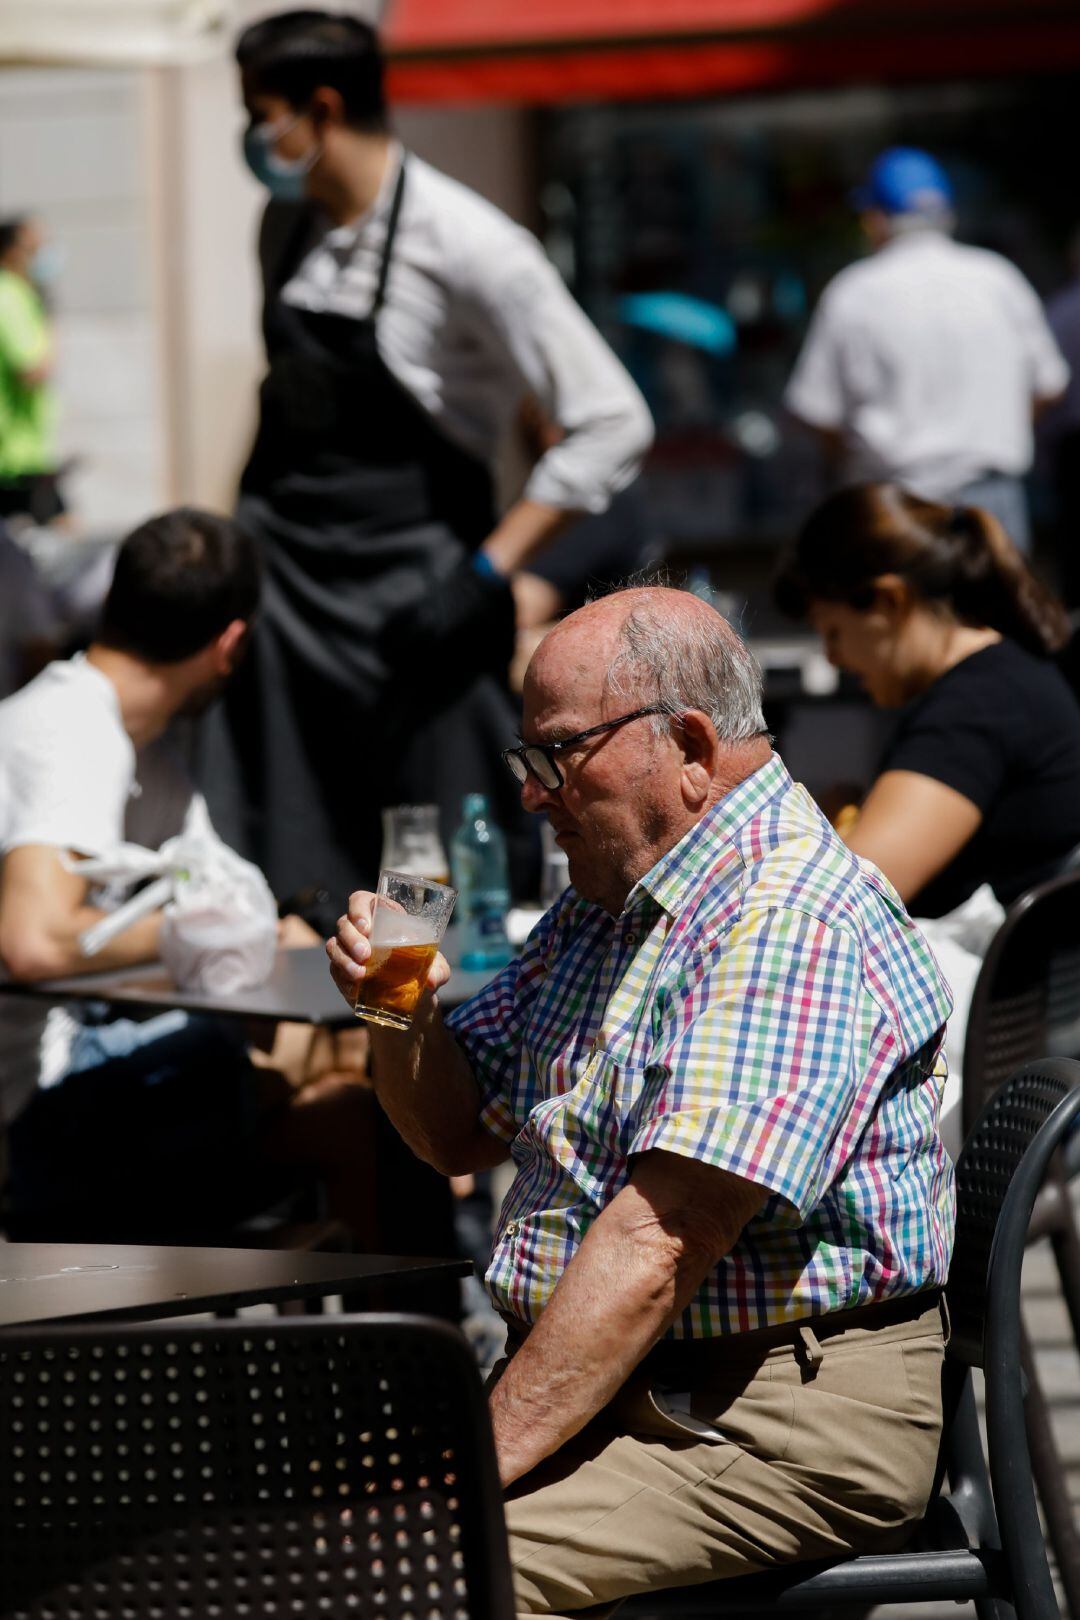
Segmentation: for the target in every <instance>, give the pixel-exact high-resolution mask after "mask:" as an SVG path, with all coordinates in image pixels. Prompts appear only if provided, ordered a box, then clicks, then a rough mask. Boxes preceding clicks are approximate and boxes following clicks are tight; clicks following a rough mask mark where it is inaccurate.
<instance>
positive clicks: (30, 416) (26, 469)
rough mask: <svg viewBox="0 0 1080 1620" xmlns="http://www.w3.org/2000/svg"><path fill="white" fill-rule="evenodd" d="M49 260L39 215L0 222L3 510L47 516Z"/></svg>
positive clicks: (52, 407) (52, 469)
mask: <svg viewBox="0 0 1080 1620" xmlns="http://www.w3.org/2000/svg"><path fill="white" fill-rule="evenodd" d="M52 264H53V258H52V257H51V255H50V250H49V247H48V245H47V243H46V239H45V232H44V228H43V227H42V225H41V223H40V221H38V220H36V219H33V218H31V217H29V216H21V217H19V218H16V219H7V220H4V221H2V222H0V517H13V516H16V515H18V516H26V517H28V518H31V519H32V520H33V522H34V523H39V524H44V523H50V522H51V521H52V520H53V519H54V518H55V517H58V516H59V515H60V513H61V512H62V511H63V510H64V506H63V501H62V500H61V498H60V492H59V487H58V482H57V469H56V450H55V445H54V431H55V422H56V400H55V396H54V390H53V382H52V378H53V359H54V355H53V337H52V331H51V323H50V320H49V314H48V310H47V309H46V306H45V301H44V299H43V297H42V287H43V285H44V284H45V282H46V281H47V280H48V277H49V275H50V272H51V267H52Z"/></svg>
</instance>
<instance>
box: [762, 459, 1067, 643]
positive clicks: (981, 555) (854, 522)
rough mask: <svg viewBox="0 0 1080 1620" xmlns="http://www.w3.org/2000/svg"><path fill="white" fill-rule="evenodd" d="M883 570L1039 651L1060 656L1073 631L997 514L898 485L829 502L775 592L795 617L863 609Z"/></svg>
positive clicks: (964, 617)
mask: <svg viewBox="0 0 1080 1620" xmlns="http://www.w3.org/2000/svg"><path fill="white" fill-rule="evenodd" d="M882 574H898V575H900V577H901V578H902V579H904V580H906V581H907V583H908V584H909V585H910V587H911V589H912V590H913V591H914V592H915V593H916V594H917V595H918V596H919V597H921V598H922V599H923V600H924V601H925V602H928V603H940V604H941V605H942V606H943V607H947V608H949V609H950V610H951V611H952V612H953V613H954V614H955V616H956V617H957V618H958V619H960V620H961V621H962V622H963V623H965V624H970V625H988V626H989V627H990V628H991V629H994V630H999V631H1000V632H1001V634H1002V635H1004V636H1009V637H1010V638H1011V639H1012V640H1013V641H1017V642H1019V643H1020V645H1021V646H1023V647H1027V648H1028V649H1029V651H1031V652H1038V653H1052V652H1057V651H1058V649H1059V648H1061V647H1063V646H1064V645H1065V643H1066V641H1068V639H1069V636H1070V634H1071V630H1070V626H1069V620H1068V617H1067V615H1066V613H1065V609H1064V608H1063V607H1062V605H1061V603H1060V602H1059V601H1058V600H1057V598H1056V597H1055V596H1053V595H1052V594H1051V593H1050V591H1048V590H1047V589H1046V587H1045V586H1044V585H1042V584H1041V583H1040V582H1039V580H1037V579H1036V578H1035V576H1034V574H1032V573H1031V571H1030V569H1029V568H1028V567H1027V565H1026V563H1025V562H1024V559H1023V558H1022V557H1021V555H1020V553H1019V552H1018V551H1017V549H1016V547H1015V546H1014V545H1013V543H1012V541H1011V540H1010V539H1009V536H1008V535H1007V534H1006V532H1005V529H1004V528H1003V526H1002V525H1001V523H999V522H998V520H997V518H996V517H994V516H993V515H992V514H991V513H989V512H985V511H983V509H982V508H981V507H979V506H946V505H943V504H942V503H940V502H937V501H924V500H922V499H920V497H919V496H917V495H909V494H908V493H907V491H906V490H902V489H900V488H898V487H897V485H896V484H857V485H855V486H854V487H853V488H851V489H843V490H841V491H840V492H839V494H836V495H832V496H830V498H829V499H828V500H827V501H824V502H823V503H822V504H821V505H820V506H819V507H818V508H817V509H816V511H814V512H813V513H812V514H811V515H810V517H809V518H808V519H807V521H806V523H805V524H804V525H803V528H802V530H801V532H800V534H799V537H798V539H797V540H796V542H795V544H794V545H793V546H792V547H790V548H789V549H788V551H787V552H786V554H785V555H784V557H783V558H782V559H781V562H780V567H779V570H778V572H777V575H776V577H775V579H774V581H773V595H774V597H775V600H776V602H777V605H778V606H779V607H780V609H781V610H782V612H784V613H787V614H789V615H790V617H791V618H793V619H802V618H805V617H806V614H807V611H808V609H809V607H810V604H811V603H812V602H814V601H819V602H846V603H847V604H848V605H849V606H850V607H854V608H858V609H860V610H865V609H867V608H869V606H870V605H871V602H872V601H873V597H874V587H875V582H876V581H877V580H878V579H880V577H881V576H882Z"/></svg>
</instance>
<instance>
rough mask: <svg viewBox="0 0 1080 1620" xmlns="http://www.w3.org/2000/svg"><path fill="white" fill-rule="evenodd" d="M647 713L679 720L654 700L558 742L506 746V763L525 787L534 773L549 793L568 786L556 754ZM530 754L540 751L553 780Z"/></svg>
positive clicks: (638, 718) (504, 761)
mask: <svg viewBox="0 0 1080 1620" xmlns="http://www.w3.org/2000/svg"><path fill="white" fill-rule="evenodd" d="M647 714H666V715H667V717H668V719H669V720H678V718H679V716H678V715H677V714H672V713H671V710H670V709H666V708H665V707H664V706H663V704H662V703H651V704H650V705H649V707H648V708H647V709H634V710H633V711H632V712H631V713H630V714H620V715H619V716H618V718H617V719H615V720H602V721H601V722H600V724H599V725H598V726H589V727H588V729H587V730H585V731H576V732H575V733H574V735H573V736H572V737H563V738H561V739H560V740H559V741H558V742H551V743H522V744H521V746H520V748H504V749H503V751H502V760H503V764H504V765H505V766H506V768H507V770H508V771H509V772H510V775H511V776H512V777H513V778H514V781H515V782H516V783H517V784H518V786H519V787H524V785H525V783H526V781H527V780H528V778H529V775H530V773H531V774H532V775H533V776H535V777H536V780H537V781H538V782H539V783H540V786H541V787H542V788H544V789H545V790H546V791H547V792H548V793H557V792H558V791H559V789H560V788H561V787H563V786H564V784H565V782H566V778H565V776H564V775H563V773H562V771H561V770H560V769H559V765H558V761H557V760H556V759H555V758H554V755H555V754H558V753H561V752H562V750H563V749H564V748H573V747H574V746H575V745H576V744H577V743H580V742H584V741H585V740H586V738H588V737H598V736H599V735H600V733H601V732H602V731H614V729H615V727H616V726H625V725H626V723H627V721H629V720H640V719H642V718H643V716H645V715H647ZM530 754H539V755H540V758H541V759H542V760H543V761H544V764H545V765H546V766H547V768H548V770H549V771H550V773H551V775H552V776H553V777H554V779H555V780H554V781H553V782H546V781H545V780H544V777H543V775H542V774H541V773H540V771H538V770H537V768H536V766H535V764H534V763H533V761H532V760H531V759H530V758H529V755H530Z"/></svg>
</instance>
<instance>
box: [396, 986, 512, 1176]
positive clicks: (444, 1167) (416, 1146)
mask: <svg viewBox="0 0 1080 1620" xmlns="http://www.w3.org/2000/svg"><path fill="white" fill-rule="evenodd" d="M370 1028H371V1077H372V1083H373V1084H374V1087H375V1092H376V1095H377V1096H378V1099H379V1102H380V1103H381V1105H382V1107H383V1109H384V1110H385V1112H386V1114H387V1115H388V1117H389V1119H390V1121H391V1123H392V1124H393V1126H394V1129H395V1130H396V1131H397V1132H398V1134H399V1135H400V1136H402V1137H404V1139H405V1141H406V1142H407V1143H408V1144H409V1146H410V1147H411V1148H412V1150H413V1152H414V1153H415V1154H416V1155H417V1156H418V1158H421V1159H424V1160H425V1161H426V1162H427V1163H428V1164H430V1165H433V1166H434V1168H435V1169H436V1170H440V1171H441V1172H442V1173H443V1175H447V1176H457V1175H468V1174H469V1173H470V1172H472V1171H475V1170H489V1169H490V1168H491V1167H492V1166H493V1165H496V1164H501V1163H502V1161H503V1160H504V1159H505V1158H506V1157H507V1148H506V1145H505V1143H503V1142H500V1141H499V1140H498V1138H497V1137H494V1136H492V1135H491V1133H490V1131H486V1130H484V1128H483V1126H482V1125H481V1124H480V1117H479V1116H480V1088H479V1087H478V1085H477V1083H476V1080H475V1079H474V1077H473V1073H472V1070H471V1068H470V1067H469V1063H468V1059H467V1058H466V1056H465V1053H464V1052H463V1051H462V1049H461V1047H460V1046H459V1045H458V1043H457V1041H456V1040H455V1039H454V1037H453V1036H452V1035H451V1033H450V1031H449V1030H448V1029H447V1028H446V1025H445V1024H444V1023H443V1020H442V1014H441V1013H440V1011H439V1008H438V1004H437V1003H436V1001H435V998H434V996H433V995H432V994H431V993H430V991H428V992H425V994H424V995H423V996H421V998H420V1002H419V1004H418V1006H417V1009H416V1013H415V1015H414V1017H413V1022H412V1027H411V1028H410V1029H409V1030H408V1031H396V1030H389V1029H386V1028H384V1027H382V1026H380V1025H377V1024H372V1025H371V1026H370Z"/></svg>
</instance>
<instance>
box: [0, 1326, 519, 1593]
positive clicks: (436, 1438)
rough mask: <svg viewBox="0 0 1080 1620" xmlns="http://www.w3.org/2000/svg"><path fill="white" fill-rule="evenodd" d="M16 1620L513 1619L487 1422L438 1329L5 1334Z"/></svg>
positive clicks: (0, 1567)
mask: <svg viewBox="0 0 1080 1620" xmlns="http://www.w3.org/2000/svg"><path fill="white" fill-rule="evenodd" d="M0 1451H2V1461H0V1615H2V1616H3V1617H4V1620H300V1617H304V1620H323V1617H325V1620H358V1617H360V1616H364V1617H369V1616H378V1617H380V1620H381V1617H386V1620H508V1617H509V1616H511V1615H512V1612H513V1604H512V1599H511V1588H510V1579H509V1567H508V1560H507V1552H506V1535H505V1527H504V1523H503V1514H502V1503H501V1496H500V1493H499V1487H498V1479H497V1474H496V1469H495V1459H494V1452H493V1447H492V1442H491V1430H490V1424H489V1421H488V1416H487V1406H486V1402H485V1400H484V1396H483V1392H482V1389H481V1387H480V1380H479V1377H478V1374H477V1370H476V1366H475V1362H474V1360H473V1357H472V1355H471V1353H470V1351H469V1349H468V1346H467V1345H466V1343H465V1341H464V1339H463V1338H462V1337H461V1336H460V1334H458V1333H457V1332H456V1331H455V1330H454V1329H452V1328H450V1327H447V1326H446V1324H445V1323H441V1322H435V1321H429V1320H427V1319H426V1318H422V1317H405V1316H365V1317H353V1318H349V1317H337V1318H334V1319H323V1318H319V1319H307V1320H304V1319H296V1320H293V1321H289V1322H283V1321H275V1322H251V1321H229V1322H216V1323H212V1324H209V1325H206V1326H204V1325H201V1324H200V1325H192V1324H190V1323H183V1324H179V1325H173V1326H170V1325H168V1324H164V1323H162V1324H153V1325H147V1326H141V1325H128V1324H125V1325H123V1326H104V1325H103V1326H99V1327H82V1328H79V1327H71V1326H68V1327H63V1326H57V1327H43V1328H40V1329H33V1330H31V1329H25V1330H24V1329H18V1330H11V1331H7V1332H3V1333H0Z"/></svg>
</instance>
